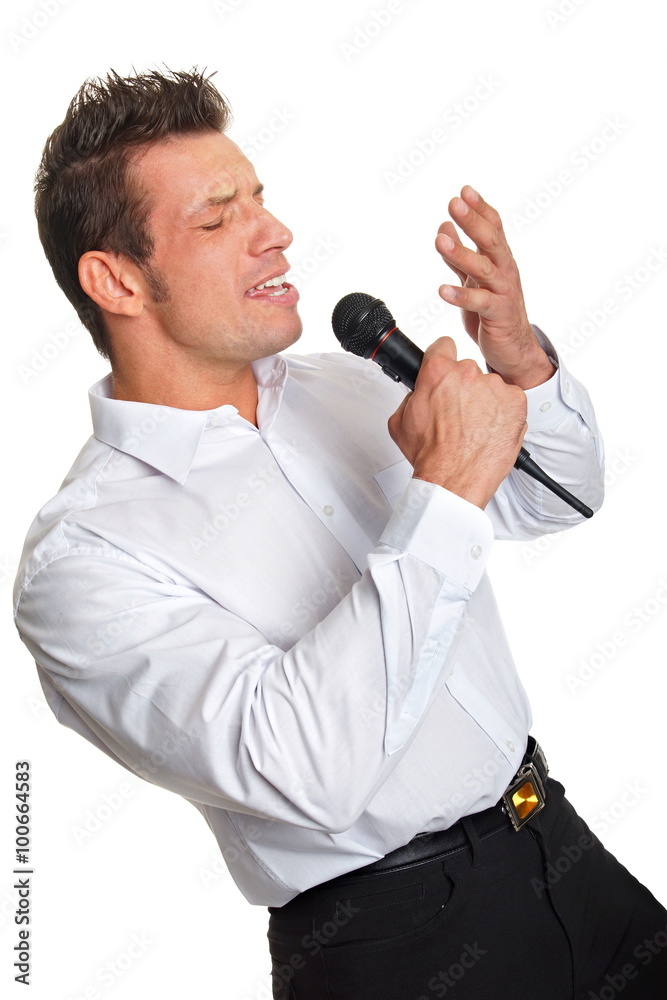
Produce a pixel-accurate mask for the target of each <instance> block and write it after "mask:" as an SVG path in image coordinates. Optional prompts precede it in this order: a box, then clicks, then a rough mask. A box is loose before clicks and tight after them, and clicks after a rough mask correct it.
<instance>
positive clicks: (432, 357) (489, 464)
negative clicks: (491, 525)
mask: <svg viewBox="0 0 667 1000" xmlns="http://www.w3.org/2000/svg"><path fill="white" fill-rule="evenodd" d="M527 426H528V425H527V423H526V396H525V393H524V392H523V391H522V390H521V389H519V388H517V387H516V386H512V385H506V384H505V383H504V382H503V380H502V379H501V378H500V376H499V375H486V374H484V373H483V372H482V371H481V369H480V368H479V367H478V365H476V364H475V362H474V361H471V360H463V361H457V359H456V346H455V344H454V341H453V340H452V339H451V338H450V337H441V338H440V340H437V341H436V342H435V343H434V344H431V346H430V347H429V348H428V349H427V350H426V352H425V354H424V359H423V361H422V365H421V367H420V370H419V376H418V378H417V382H416V387H415V390H414V392H413V393H411V395H409V396H406V397H405V399H404V400H403V402H402V404H401V406H400V407H399V408H398V410H397V411H396V412H395V413H394V414H393V415H392V416H391V417H390V419H389V424H388V427H389V433H390V434H391V436H392V438H393V439H394V441H395V442H396V444H397V445H398V447H399V448H400V449H401V451H402V452H403V454H404V455H405V457H406V458H407V459H408V461H409V462H410V464H411V465H412V466H413V469H414V475H415V476H416V477H417V478H418V479H425V480H426V481H427V482H431V483H436V484H437V485H438V486H443V487H444V488H445V489H447V490H449V491H450V492H451V493H456V494H457V495H458V496H460V497H463V499H464V500H468V501H469V502H470V503H474V504H476V505H477V506H478V507H481V508H482V510H483V509H484V508H485V507H486V505H487V504H488V502H489V500H490V499H491V498H492V496H493V495H494V493H495V492H496V490H497V489H498V486H499V485H500V483H501V482H502V480H503V479H504V478H505V477H506V476H507V475H508V474H509V472H510V471H511V469H512V466H513V465H514V462H515V460H516V457H517V454H518V452H519V449H520V447H521V442H522V441H523V437H524V434H525V433H526V428H527Z"/></svg>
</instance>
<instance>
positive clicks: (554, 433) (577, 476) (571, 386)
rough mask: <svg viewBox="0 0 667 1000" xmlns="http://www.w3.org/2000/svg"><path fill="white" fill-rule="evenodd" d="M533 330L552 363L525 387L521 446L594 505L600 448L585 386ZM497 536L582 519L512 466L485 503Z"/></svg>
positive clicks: (598, 500) (599, 494)
mask: <svg viewBox="0 0 667 1000" xmlns="http://www.w3.org/2000/svg"><path fill="white" fill-rule="evenodd" d="M533 330H534V331H535V334H536V336H537V338H538V340H539V341H540V344H541V345H542V347H543V348H544V349H545V350H546V352H547V354H548V355H549V357H550V359H551V361H552V362H553V363H554V364H555V365H556V372H555V373H554V375H553V376H552V377H551V378H550V379H549V380H548V381H547V382H544V383H543V384H542V385H538V386H536V387H535V388H534V389H528V390H526V397H527V400H528V413H527V422H528V430H527V432H526V437H525V439H524V447H525V448H526V449H527V450H528V451H529V452H530V456H531V458H532V459H533V461H535V462H537V464H538V465H539V466H540V467H541V468H542V469H543V470H544V472H546V473H547V475H548V476H551V478H552V479H555V480H556V482H558V483H560V484H561V486H564V487H565V488H566V489H567V490H569V492H570V493H572V494H574V496H576V497H577V498H578V499H579V500H582V501H583V502H584V503H585V504H587V505H588V506H589V507H591V508H592V510H593V511H596V510H599V508H600V506H601V505H602V500H603V496H604V447H603V443H602V438H601V436H600V432H599V428H598V424H597V420H596V418H595V412H594V410H593V406H592V404H591V400H590V397H589V395H588V392H587V391H586V389H585V388H584V386H583V385H582V384H581V382H579V381H578V380H577V379H576V378H574V376H573V375H572V374H571V373H570V372H569V371H568V370H567V368H566V367H565V365H564V364H563V363H562V361H561V360H560V359H559V358H558V355H557V353H556V351H555V349H554V347H553V345H552V343H551V341H550V340H549V339H548V338H547V337H546V336H545V334H544V333H543V332H542V331H541V330H540V329H539V327H536V326H533ZM486 513H487V514H488V516H489V518H490V519H491V522H492V524H493V527H494V534H495V537H496V538H513V539H527V538H534V537H536V536H539V535H543V534H545V533H546V532H554V531H562V530H563V529H565V528H569V527H571V526H572V525H574V524H577V523H579V522H580V521H582V520H584V517H583V515H582V514H578V513H577V512H576V511H575V510H574V508H572V507H570V506H569V505H568V504H567V503H565V501H564V500H561V499H560V498H559V497H557V496H556V495H555V494H554V493H552V492H551V490H549V489H547V487H546V486H543V485H542V484H541V483H538V482H537V481H536V480H535V479H532V478H531V477H530V476H528V475H527V474H526V473H525V472H521V470H520V469H513V470H512V472H511V473H510V474H509V476H508V477H507V478H506V479H505V480H504V481H503V482H502V483H501V485H500V487H499V488H498V490H497V492H496V495H495V496H494V498H493V499H492V500H491V502H490V503H489V504H488V505H487V507H486Z"/></svg>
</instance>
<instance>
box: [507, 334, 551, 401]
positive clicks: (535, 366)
mask: <svg viewBox="0 0 667 1000" xmlns="http://www.w3.org/2000/svg"><path fill="white" fill-rule="evenodd" d="M492 371H495V372H496V374H498V375H500V377H501V378H502V380H503V382H505V383H506V384H507V385H516V386H518V387H519V389H524V390H526V389H534V388H535V387H536V386H538V385H543V384H544V383H545V382H548V381H549V379H550V378H552V377H553V376H554V374H555V373H556V366H555V365H554V363H553V362H552V361H551V359H550V358H549V355H548V354H547V353H546V351H545V350H544V349H543V348H542V347H541V346H540V345H539V344H538V343H537V342H535V348H534V350H531V351H530V356H529V357H528V356H527V357H525V358H522V359H521V364H520V365H516V366H515V367H513V368H511V369H510V368H507V369H503V370H502V371H501V370H500V369H499V368H494V369H492Z"/></svg>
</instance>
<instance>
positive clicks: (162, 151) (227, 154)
mask: <svg viewBox="0 0 667 1000" xmlns="http://www.w3.org/2000/svg"><path fill="white" fill-rule="evenodd" d="M133 171H134V174H135V177H136V178H137V179H138V181H139V183H140V185H141V187H142V188H143V190H144V191H145V192H146V193H147V194H148V196H149V198H150V201H151V203H152V210H151V216H152V218H153V221H159V220H160V219H164V220H167V221H168V220H175V219H177V218H179V217H180V218H187V216H188V214H189V211H191V210H192V209H194V208H196V206H197V205H199V204H201V203H202V202H205V201H206V200H207V199H213V198H224V197H227V196H229V195H231V194H233V192H234V191H235V190H237V189H238V190H242V189H245V188H246V187H247V186H250V187H252V188H255V187H256V186H257V184H258V181H257V175H256V174H255V170H254V167H253V165H252V163H251V162H250V160H248V158H247V157H246V156H244V154H243V153H242V152H241V150H240V149H239V147H238V146H237V145H236V143H235V142H232V140H231V139H230V138H229V137H228V136H226V135H223V134H222V133H221V132H215V131H210V132H204V133H202V134H196V135H177V136H171V137H169V138H168V139H165V140H163V141H162V142H158V143H155V144H153V145H152V146H149V147H148V149H146V150H145V151H144V152H142V153H141V154H140V156H139V157H137V158H135V159H134V160H133Z"/></svg>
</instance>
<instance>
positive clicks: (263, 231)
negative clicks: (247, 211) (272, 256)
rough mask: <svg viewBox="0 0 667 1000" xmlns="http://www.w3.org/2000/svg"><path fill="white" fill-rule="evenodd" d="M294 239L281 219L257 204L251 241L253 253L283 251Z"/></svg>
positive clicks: (258, 254) (257, 254) (256, 254)
mask: <svg viewBox="0 0 667 1000" xmlns="http://www.w3.org/2000/svg"><path fill="white" fill-rule="evenodd" d="M293 239H294V237H293V235H292V233H291V231H290V230H289V229H288V228H287V226H285V225H283V223H282V222H280V220H279V219H276V217H275V216H274V215H271V213H270V212H269V211H268V209H266V208H264V206H263V205H258V206H257V218H256V220H255V231H254V236H253V239H252V241H251V253H253V254H254V255H255V256H257V257H259V256H260V255H261V254H263V253H266V252H267V250H273V251H278V252H279V253H282V252H283V250H286V249H287V247H288V246H289V245H290V244H291V242H292V240H293Z"/></svg>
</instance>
